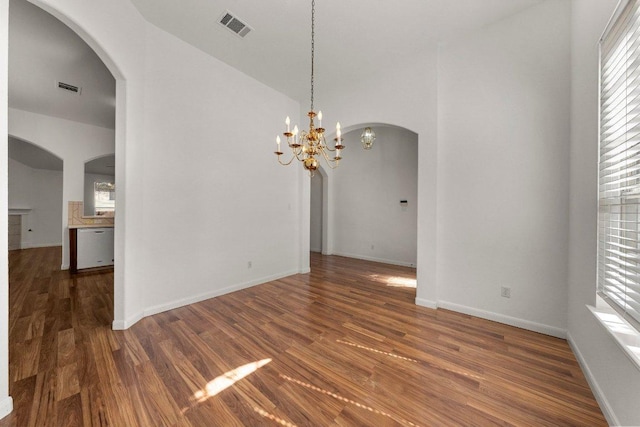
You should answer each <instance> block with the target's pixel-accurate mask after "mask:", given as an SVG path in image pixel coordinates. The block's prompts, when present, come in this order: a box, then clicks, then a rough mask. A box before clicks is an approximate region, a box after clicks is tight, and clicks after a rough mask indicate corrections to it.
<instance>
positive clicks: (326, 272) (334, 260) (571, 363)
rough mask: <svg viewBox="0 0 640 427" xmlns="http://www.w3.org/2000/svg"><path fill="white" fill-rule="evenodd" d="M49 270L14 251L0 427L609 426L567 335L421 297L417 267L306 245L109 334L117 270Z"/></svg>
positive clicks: (51, 256)
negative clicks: (326, 253)
mask: <svg viewBox="0 0 640 427" xmlns="http://www.w3.org/2000/svg"><path fill="white" fill-rule="evenodd" d="M59 266H60V256H59V248H42V249H29V250H23V251H13V252H11V253H10V261H9V268H10V319H9V325H10V380H11V386H10V387H11V388H10V393H11V395H12V396H13V398H14V407H15V409H14V412H13V413H12V414H11V415H9V416H8V417H6V418H5V419H3V420H2V421H0V427H2V426H45V425H46V426H54V425H58V426H74V425H84V426H126V427H129V426H234V425H238V426H241V425H244V426H262V425H264V426H270V425H273V426H277V425H283V426H456V425H460V426H471V425H473V426H483V425H517V426H559V425H576V426H599V425H606V422H605V420H604V418H603V416H602V414H601V412H600V409H599V408H598V405H597V403H596V402H595V400H594V398H593V395H592V393H591V390H590V389H589V387H588V385H587V383H586V381H585V379H584V376H583V374H582V372H581V371H580V368H579V367H578V364H577V362H576V360H575V357H574V355H573V354H572V352H571V350H570V349H569V347H568V345H567V343H566V341H564V340H560V339H556V338H551V337H548V336H544V335H540V334H536V333H533V332H528V331H524V330H521V329H517V328H512V327H508V326H505V325H501V324H498V323H493V322H490V321H486V320H482V319H478V318H473V317H470V316H466V315H461V314H457V313H454V312H451V311H446V310H430V309H426V308H422V307H417V306H415V304H414V298H415V289H413V288H411V287H407V286H411V285H413V286H415V270H413V269H409V268H404V267H395V266H389V265H383V264H376V263H370V262H365V261H359V260H353V259H348V258H341V257H322V256H318V255H316V254H314V255H313V256H312V273H310V274H308V275H296V276H291V277H288V278H285V279H282V280H277V281H274V282H270V283H267V284H264V285H260V286H256V287H253V288H250V289H246V290H242V291H239V292H235V293H232V294H228V295H225V296H222V297H218V298H215V299H210V300H207V301H204V302H201V303H197V304H193V305H190V306H187V307H183V308H179V309H175V310H172V311H169V312H165V313H161V314H158V315H155V316H151V317H148V318H145V319H143V320H141V321H140V322H138V323H137V324H136V325H134V326H133V327H132V328H130V329H129V330H126V331H112V330H111V329H110V327H111V321H112V312H113V290H112V288H113V285H112V282H113V274H112V272H100V273H86V274H80V275H77V276H70V275H69V274H68V273H66V272H61V271H58V268H59ZM176 285H179V284H176Z"/></svg>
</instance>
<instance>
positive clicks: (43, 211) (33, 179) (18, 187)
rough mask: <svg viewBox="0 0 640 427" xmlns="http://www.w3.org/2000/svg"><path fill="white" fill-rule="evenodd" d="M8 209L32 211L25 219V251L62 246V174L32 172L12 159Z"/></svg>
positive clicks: (23, 236) (35, 170) (23, 237)
mask: <svg viewBox="0 0 640 427" xmlns="http://www.w3.org/2000/svg"><path fill="white" fill-rule="evenodd" d="M9 208H10V209H11V208H29V209H31V211H30V212H29V213H28V214H27V215H24V216H23V223H22V245H21V247H22V248H23V249H26V248H34V247H43V246H59V245H61V244H62V232H61V231H62V228H61V227H62V226H61V224H62V172H61V171H52V170H44V169H33V168H31V167H29V166H27V165H24V164H22V163H20V162H18V161H16V160H13V159H9ZM29 230H31V231H29Z"/></svg>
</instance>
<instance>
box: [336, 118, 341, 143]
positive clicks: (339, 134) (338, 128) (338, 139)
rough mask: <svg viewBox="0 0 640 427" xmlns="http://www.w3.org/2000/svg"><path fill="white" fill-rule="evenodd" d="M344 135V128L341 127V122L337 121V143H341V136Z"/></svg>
mask: <svg viewBox="0 0 640 427" xmlns="http://www.w3.org/2000/svg"><path fill="white" fill-rule="evenodd" d="M341 136H342V130H341V129H340V122H338V123H336V145H340V137H341Z"/></svg>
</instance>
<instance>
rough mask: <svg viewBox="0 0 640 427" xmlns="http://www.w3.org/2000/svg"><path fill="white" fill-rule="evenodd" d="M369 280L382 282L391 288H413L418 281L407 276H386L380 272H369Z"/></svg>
mask: <svg viewBox="0 0 640 427" xmlns="http://www.w3.org/2000/svg"><path fill="white" fill-rule="evenodd" d="M369 278H370V279H371V280H374V281H376V282H382V283H384V284H386V285H387V286H390V287H393V288H413V289H415V288H416V287H417V286H418V281H417V280H416V279H412V278H409V277H402V276H386V275H380V274H371V275H370V276H369Z"/></svg>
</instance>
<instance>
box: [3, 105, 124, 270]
mask: <svg viewBox="0 0 640 427" xmlns="http://www.w3.org/2000/svg"><path fill="white" fill-rule="evenodd" d="M9 134H10V135H12V136H14V137H17V138H19V139H22V140H25V141H28V142H30V143H32V144H34V145H37V146H39V147H41V148H43V149H45V150H47V151H49V152H50V153H52V154H54V155H56V156H57V157H59V158H61V159H62V161H63V169H64V170H63V179H62V181H63V183H62V198H61V199H60V202H59V203H61V209H62V218H61V222H60V227H59V229H58V232H59V233H60V236H61V237H60V240H62V268H63V269H66V268H69V229H68V228H67V227H68V222H69V218H68V202H69V201H77V200H83V197H84V164H85V162H86V161H87V160H92V159H95V158H96V157H100V156H104V155H107V154H113V153H114V139H115V136H114V135H115V133H114V131H113V129H105V128H101V127H98V126H92V125H88V124H84V123H79V122H73V121H70V120H64V119H59V118H56V117H51V116H44V115H41V114H35V113H31V112H28V111H23V110H17V109H15V108H10V109H9Z"/></svg>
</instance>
